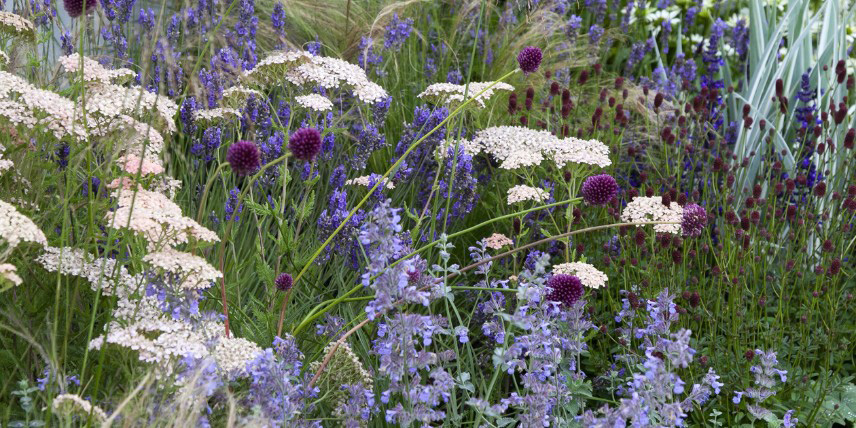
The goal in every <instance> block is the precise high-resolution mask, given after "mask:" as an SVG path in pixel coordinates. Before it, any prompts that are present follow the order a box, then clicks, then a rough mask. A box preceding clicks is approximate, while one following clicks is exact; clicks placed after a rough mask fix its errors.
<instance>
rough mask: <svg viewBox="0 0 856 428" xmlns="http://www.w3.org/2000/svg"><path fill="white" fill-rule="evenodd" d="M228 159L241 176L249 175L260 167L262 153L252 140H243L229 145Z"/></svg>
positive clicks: (236, 172) (233, 169)
mask: <svg viewBox="0 0 856 428" xmlns="http://www.w3.org/2000/svg"><path fill="white" fill-rule="evenodd" d="M226 161H227V162H229V165H231V166H232V171H235V174H238V175H239V176H243V175H249V174H251V173H253V172H255V171H256V170H257V169H259V165H260V164H261V155H260V154H259V148H258V147H256V144H255V143H253V142H252V141H246V140H241V141H238V142H237V143H235V144H232V145H231V146H229V151H228V152H227V153H226Z"/></svg>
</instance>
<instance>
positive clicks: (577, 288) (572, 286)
mask: <svg viewBox="0 0 856 428" xmlns="http://www.w3.org/2000/svg"><path fill="white" fill-rule="evenodd" d="M547 288H549V292H548V293H547V296H546V297H547V300H550V301H553V302H559V303H561V304H562V305H563V306H565V307H570V306H573V304H574V303H576V302H577V300H580V297H582V296H583V283H582V281H580V279H579V278H577V277H576V276H574V275H567V274H562V273H560V274H558V275H553V276H552V277H550V279H549V280H548V281H547Z"/></svg>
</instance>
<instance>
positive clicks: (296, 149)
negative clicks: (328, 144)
mask: <svg viewBox="0 0 856 428" xmlns="http://www.w3.org/2000/svg"><path fill="white" fill-rule="evenodd" d="M288 149H289V150H291V154H292V155H294V157H296V158H297V159H300V160H304V161H312V160H313V159H315V156H318V152H320V151H321V133H320V132H318V130H317V129H315V128H300V129H298V130H297V131H295V132H294V133H293V134H291V138H289V139H288Z"/></svg>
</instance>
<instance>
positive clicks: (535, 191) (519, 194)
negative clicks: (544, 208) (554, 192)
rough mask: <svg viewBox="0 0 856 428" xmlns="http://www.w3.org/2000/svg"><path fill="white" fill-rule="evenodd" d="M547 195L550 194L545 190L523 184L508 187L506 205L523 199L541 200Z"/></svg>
mask: <svg viewBox="0 0 856 428" xmlns="http://www.w3.org/2000/svg"><path fill="white" fill-rule="evenodd" d="M549 197H550V194H549V193H547V191H546V190H544V189H539V188H537V187H532V186H526V185H524V184H519V185H517V186H514V187H512V188H510V189H508V205H511V204H515V203H517V202H524V201H535V202H543V201H546V200H547V198H549Z"/></svg>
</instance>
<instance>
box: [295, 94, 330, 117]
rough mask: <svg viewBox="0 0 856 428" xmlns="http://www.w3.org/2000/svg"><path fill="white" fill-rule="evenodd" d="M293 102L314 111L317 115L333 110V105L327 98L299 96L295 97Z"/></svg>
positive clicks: (315, 95) (314, 95) (311, 95)
mask: <svg viewBox="0 0 856 428" xmlns="http://www.w3.org/2000/svg"><path fill="white" fill-rule="evenodd" d="M294 101H297V104H300V105H301V106H302V107H304V108H307V109H309V110H314V111H316V112H318V113H320V112H323V111H328V110H332V109H333V103H332V102H331V101H330V100H329V99H327V97H324V96H321V95H318V94H309V95H301V96H299V97H295V98H294Z"/></svg>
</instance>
